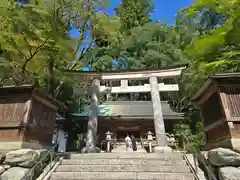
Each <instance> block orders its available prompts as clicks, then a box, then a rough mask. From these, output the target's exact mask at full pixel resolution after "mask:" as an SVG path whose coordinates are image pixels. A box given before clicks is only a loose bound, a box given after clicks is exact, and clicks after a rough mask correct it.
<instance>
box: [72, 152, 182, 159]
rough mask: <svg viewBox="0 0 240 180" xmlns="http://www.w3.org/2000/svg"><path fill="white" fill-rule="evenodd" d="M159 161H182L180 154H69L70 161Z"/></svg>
mask: <svg viewBox="0 0 240 180" xmlns="http://www.w3.org/2000/svg"><path fill="white" fill-rule="evenodd" d="M138 158H140V159H159V160H182V159H183V155H182V153H164V154H163V153H141V152H130V153H128V152H126V153H93V154H71V155H70V159H138Z"/></svg>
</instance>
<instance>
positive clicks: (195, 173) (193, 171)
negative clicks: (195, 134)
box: [183, 152, 200, 180]
mask: <svg viewBox="0 0 240 180" xmlns="http://www.w3.org/2000/svg"><path fill="white" fill-rule="evenodd" d="M183 157H184V159H185V160H186V161H187V165H188V167H189V168H190V170H191V172H192V173H193V175H194V177H195V179H196V180H200V178H199V177H198V175H197V168H196V169H194V167H193V166H192V164H191V163H190V161H189V159H188V158H187V155H186V153H185V152H184V154H183Z"/></svg>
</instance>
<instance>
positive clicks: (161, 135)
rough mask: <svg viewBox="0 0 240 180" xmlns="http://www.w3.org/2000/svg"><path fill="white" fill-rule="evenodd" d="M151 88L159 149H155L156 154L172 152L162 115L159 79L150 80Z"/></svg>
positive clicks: (152, 78) (151, 78)
mask: <svg viewBox="0 0 240 180" xmlns="http://www.w3.org/2000/svg"><path fill="white" fill-rule="evenodd" d="M149 82H150V87H151V99H152V105H153V118H154V127H155V135H156V140H157V147H154V149H153V151H154V152H171V150H172V149H171V148H170V147H168V145H167V139H166V135H165V126H164V120H163V114H162V106H161V99H160V95H159V88H158V80H157V77H150V78H149Z"/></svg>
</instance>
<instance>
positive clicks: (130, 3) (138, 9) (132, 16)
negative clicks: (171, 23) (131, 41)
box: [116, 0, 153, 33]
mask: <svg viewBox="0 0 240 180" xmlns="http://www.w3.org/2000/svg"><path fill="white" fill-rule="evenodd" d="M152 10H153V3H152V0H122V3H121V4H120V6H118V7H117V8H116V14H117V16H118V17H119V18H120V20H121V31H122V32H126V33H130V30H131V29H132V28H134V27H139V26H142V25H144V24H146V23H148V22H150V17H149V13H150V12H151V11H152Z"/></svg>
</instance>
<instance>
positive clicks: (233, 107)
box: [193, 73, 240, 149]
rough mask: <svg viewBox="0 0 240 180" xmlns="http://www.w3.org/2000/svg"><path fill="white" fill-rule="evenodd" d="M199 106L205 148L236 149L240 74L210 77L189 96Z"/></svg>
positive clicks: (239, 135)
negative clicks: (194, 93) (192, 95)
mask: <svg viewBox="0 0 240 180" xmlns="http://www.w3.org/2000/svg"><path fill="white" fill-rule="evenodd" d="M193 100H194V101H196V102H197V104H198V105H199V107H200V112H201V116H202V120H203V123H204V128H205V135H206V147H205V148H206V149H211V148H216V147H225V148H231V149H240V73H224V74H216V75H213V76H210V77H209V78H208V80H207V81H206V83H205V84H204V85H203V87H202V88H201V89H200V90H199V91H198V92H197V94H196V95H195V96H194V97H193Z"/></svg>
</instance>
